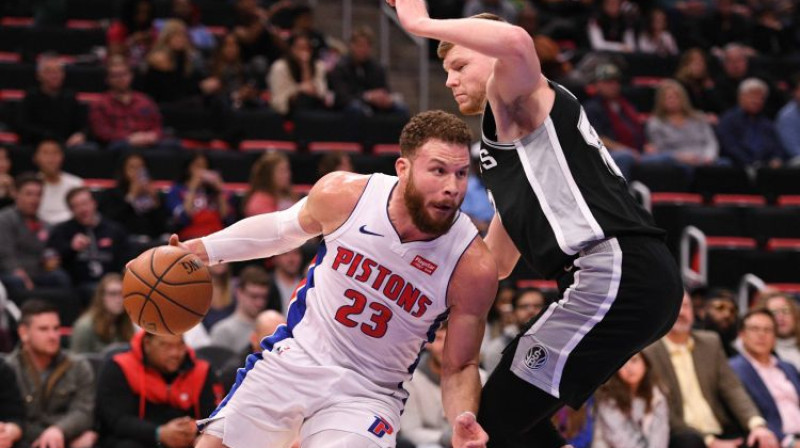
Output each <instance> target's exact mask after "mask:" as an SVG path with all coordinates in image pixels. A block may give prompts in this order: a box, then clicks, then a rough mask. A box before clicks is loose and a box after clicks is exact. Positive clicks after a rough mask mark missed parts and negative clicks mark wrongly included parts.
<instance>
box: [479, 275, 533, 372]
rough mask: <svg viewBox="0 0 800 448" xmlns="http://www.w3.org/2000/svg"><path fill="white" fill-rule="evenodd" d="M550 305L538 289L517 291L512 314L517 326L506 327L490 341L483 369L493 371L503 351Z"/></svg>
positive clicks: (513, 299)
mask: <svg viewBox="0 0 800 448" xmlns="http://www.w3.org/2000/svg"><path fill="white" fill-rule="evenodd" d="M547 305H548V302H547V298H545V296H544V294H543V293H542V291H540V290H539V289H537V288H525V289H520V290H517V291H516V293H514V297H512V298H511V307H512V310H513V311H512V313H514V321H515V324H516V325H514V326H513V327H506V328H505V329H504V331H503V333H502V334H501V335H500V336H498V337H496V338H494V339H492V340H491V341H489V343H488V346H487V347H486V349H485V350H483V368H484V369H486V370H487V371H490V372H491V371H493V370H494V368H495V367H497V364H499V363H500V357H501V356H502V355H503V350H505V348H506V347H507V346H508V344H510V343H511V341H513V340H514V337H515V336H516V335H517V334H518V333H519V331H520V330H521V329H522V328H524V327H525V324H527V323H528V321H530V320H531V319H533V318H534V317H535V316H536V315H537V314H539V313H540V312H541V311H542V310H543V309H545V308H546V307H547Z"/></svg>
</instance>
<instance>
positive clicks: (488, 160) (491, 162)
mask: <svg viewBox="0 0 800 448" xmlns="http://www.w3.org/2000/svg"><path fill="white" fill-rule="evenodd" d="M478 155H479V156H480V158H481V168H483V169H484V170H490V169H492V168H494V167H496V166H497V160H495V159H494V157H492V156H490V155H489V151H488V150H487V149H486V148H481V150H480V151H478Z"/></svg>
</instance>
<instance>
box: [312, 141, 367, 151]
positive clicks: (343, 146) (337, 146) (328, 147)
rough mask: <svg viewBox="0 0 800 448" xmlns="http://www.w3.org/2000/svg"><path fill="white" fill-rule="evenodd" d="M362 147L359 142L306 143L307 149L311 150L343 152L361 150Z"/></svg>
mask: <svg viewBox="0 0 800 448" xmlns="http://www.w3.org/2000/svg"><path fill="white" fill-rule="evenodd" d="M363 149H364V147H363V146H362V145H361V143H356V142H311V143H309V144H308V150H309V151H311V152H326V151H344V152H353V153H355V152H362V150H363Z"/></svg>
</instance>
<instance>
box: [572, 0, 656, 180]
mask: <svg viewBox="0 0 800 448" xmlns="http://www.w3.org/2000/svg"><path fill="white" fill-rule="evenodd" d="M607 1H612V2H614V1H618V0H607ZM621 77H622V74H621V73H620V71H619V68H617V66H616V65H613V64H601V65H599V66H597V69H596V70H595V85H596V87H597V94H596V95H595V96H594V97H592V98H591V99H589V100H588V101H587V102H586V104H585V106H584V107H585V110H586V116H587V118H589V122H591V123H592V125H593V126H594V129H595V130H596V131H597V133H598V135H599V136H600V139H601V140H602V141H603V144H604V145H605V146H606V148H608V151H609V152H610V153H611V157H612V158H613V159H614V161H615V162H616V164H617V165H618V166H619V168H620V170H621V171H622V174H623V175H625V177H626V178H628V177H630V173H631V170H632V169H633V165H634V164H635V163H636V159H637V158H638V155H639V153H640V151H641V150H642V148H643V147H644V145H645V138H644V126H643V123H642V121H641V120H640V119H639V113H638V112H637V111H636V108H635V107H633V104H631V103H630V102H629V101H628V100H627V99H625V97H624V96H623V95H622V84H621Z"/></svg>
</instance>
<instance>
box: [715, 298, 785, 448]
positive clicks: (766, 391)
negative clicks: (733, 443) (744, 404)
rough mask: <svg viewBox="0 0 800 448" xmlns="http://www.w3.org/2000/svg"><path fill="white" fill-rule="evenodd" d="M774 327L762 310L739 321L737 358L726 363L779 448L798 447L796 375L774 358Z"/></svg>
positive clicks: (769, 316)
mask: <svg viewBox="0 0 800 448" xmlns="http://www.w3.org/2000/svg"><path fill="white" fill-rule="evenodd" d="M776 327H777V325H776V323H775V318H774V317H773V316H772V313H770V312H769V310H766V309H763V308H762V309H755V310H752V311H749V312H748V313H747V314H745V315H744V317H742V327H741V330H740V332H739V337H740V338H741V340H742V346H743V348H744V349H743V351H742V354H741V355H738V356H736V357H735V358H733V359H731V360H730V365H731V368H732V369H733V371H734V372H736V375H737V376H738V377H739V379H740V380H741V381H742V384H743V385H744V388H745V389H746V390H747V393H748V394H750V398H752V399H753V401H754V402H755V403H756V405H757V406H758V410H759V411H761V414H762V415H763V416H764V418H765V419H766V420H767V426H769V429H770V430H771V431H772V432H773V433H775V435H776V436H777V437H778V440H779V441H780V444H781V445H780V446H781V447H788V448H798V447H800V440H797V438H798V437H800V375H798V373H797V370H795V368H794V366H792V365H791V364H789V363H787V362H785V361H781V360H780V359H778V358H776V357H775V356H774V355H773V354H772V351H773V350H774V349H775V337H776V333H775V332H776Z"/></svg>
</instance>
